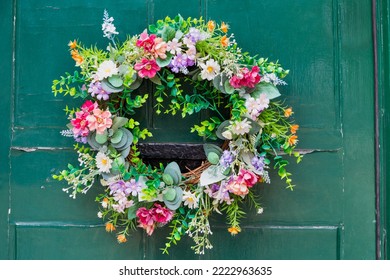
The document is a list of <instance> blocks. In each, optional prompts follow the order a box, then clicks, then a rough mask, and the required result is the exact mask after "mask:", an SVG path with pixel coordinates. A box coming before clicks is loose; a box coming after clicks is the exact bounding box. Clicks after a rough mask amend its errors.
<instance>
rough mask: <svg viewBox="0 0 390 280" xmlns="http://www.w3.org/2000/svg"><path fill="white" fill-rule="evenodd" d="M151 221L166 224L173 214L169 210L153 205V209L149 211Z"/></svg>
mask: <svg viewBox="0 0 390 280" xmlns="http://www.w3.org/2000/svg"><path fill="white" fill-rule="evenodd" d="M150 212H151V214H152V217H153V220H155V221H156V222H157V223H162V224H166V223H167V222H169V221H170V220H171V219H172V217H173V213H172V211H171V210H169V209H167V208H165V207H162V206H161V205H160V204H157V203H155V204H154V208H152V209H151V210H150Z"/></svg>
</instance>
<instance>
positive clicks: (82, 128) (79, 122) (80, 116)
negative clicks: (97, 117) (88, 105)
mask: <svg viewBox="0 0 390 280" xmlns="http://www.w3.org/2000/svg"><path fill="white" fill-rule="evenodd" d="M88 116H89V113H86V112H84V111H79V112H76V118H75V119H72V120H71V121H70V123H71V124H72V126H73V127H72V131H73V134H74V135H75V136H82V137H86V136H88V134H89V129H88V121H87V117H88Z"/></svg>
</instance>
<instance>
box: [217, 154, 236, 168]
mask: <svg viewBox="0 0 390 280" xmlns="http://www.w3.org/2000/svg"><path fill="white" fill-rule="evenodd" d="M233 161H234V158H233V154H232V153H231V152H230V151H228V150H225V151H223V153H222V156H221V158H220V160H219V163H220V164H221V165H222V166H223V167H229V166H230V165H231V164H232V163H233Z"/></svg>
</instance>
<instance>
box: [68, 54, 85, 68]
mask: <svg viewBox="0 0 390 280" xmlns="http://www.w3.org/2000/svg"><path fill="white" fill-rule="evenodd" d="M70 54H71V55H72V58H73V59H74V61H76V66H80V65H81V63H83V61H84V58H83V57H82V56H81V55H80V54H79V52H78V51H77V50H72V51H71V52H70Z"/></svg>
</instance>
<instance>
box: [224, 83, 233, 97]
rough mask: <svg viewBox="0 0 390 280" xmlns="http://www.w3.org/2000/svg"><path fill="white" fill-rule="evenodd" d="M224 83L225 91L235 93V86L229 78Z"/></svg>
mask: <svg viewBox="0 0 390 280" xmlns="http://www.w3.org/2000/svg"><path fill="white" fill-rule="evenodd" d="M223 85H224V89H225V92H226V93H227V94H232V93H234V91H235V88H234V87H232V85H231V84H230V81H229V80H226V81H225V82H224V84H223Z"/></svg>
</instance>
